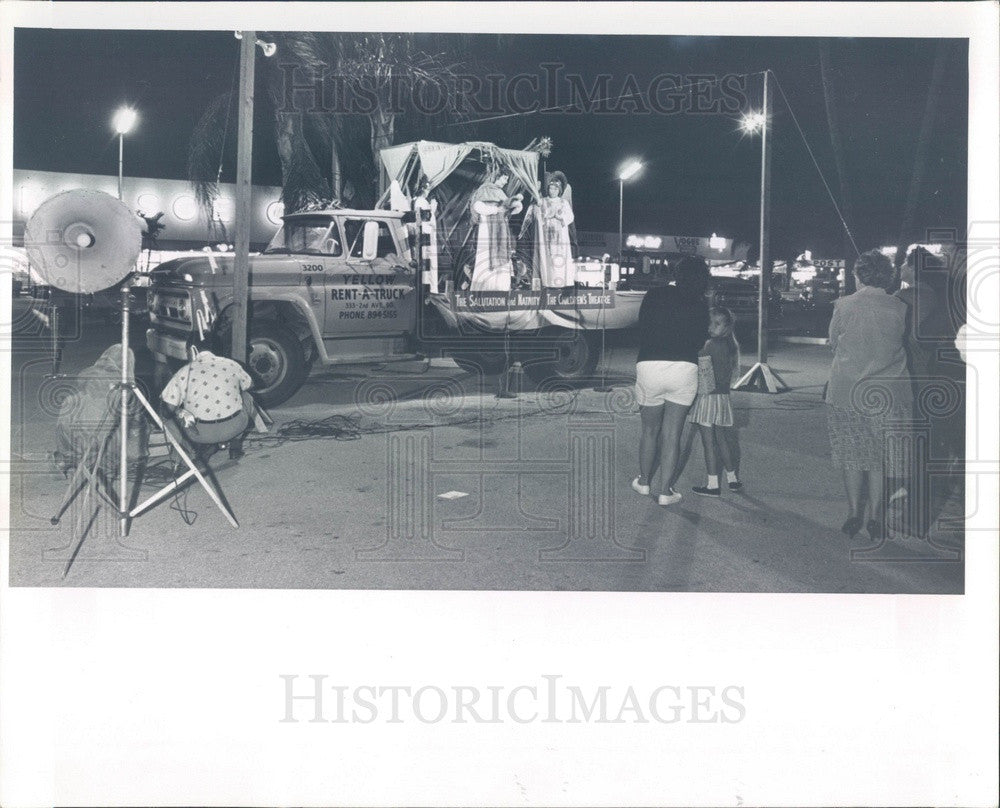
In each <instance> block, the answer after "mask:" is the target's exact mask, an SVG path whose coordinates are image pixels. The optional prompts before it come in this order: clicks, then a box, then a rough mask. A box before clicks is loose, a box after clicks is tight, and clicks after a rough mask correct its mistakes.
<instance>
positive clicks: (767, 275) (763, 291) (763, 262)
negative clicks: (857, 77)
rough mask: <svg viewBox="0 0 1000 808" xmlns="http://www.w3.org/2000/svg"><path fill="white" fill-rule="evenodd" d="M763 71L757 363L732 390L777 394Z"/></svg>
mask: <svg viewBox="0 0 1000 808" xmlns="http://www.w3.org/2000/svg"><path fill="white" fill-rule="evenodd" d="M770 75H771V71H770V70H765V71H764V109H763V118H764V121H763V126H762V127H761V139H760V287H759V289H758V295H757V364H755V365H754V366H753V367H752V368H750V370H749V371H747V372H746V373H745V374H744V375H743V376H742V377H741V378H740V380H739V381H738V382H736V384H735V385H734V389H737V390H747V391H750V392H760V393H780V392H782V391H784V390H787V389H788V385H786V384H785V383H784V381H782V379H781V377H780V376H779V375H778V374H777V373H775V372H774V371H773V370H771V368H770V367H768V364H767V310H768V307H769V305H770V302H771V145H772V144H771V143H770V140H771V127H772V126H773V125H774V109H773V106H774V105H773V100H772V98H771V92H770V89H771V88H770V85H769V82H768V78H769V77H770Z"/></svg>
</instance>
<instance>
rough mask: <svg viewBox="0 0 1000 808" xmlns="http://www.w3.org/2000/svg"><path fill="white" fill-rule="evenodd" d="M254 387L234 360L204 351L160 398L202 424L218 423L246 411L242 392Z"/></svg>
mask: <svg viewBox="0 0 1000 808" xmlns="http://www.w3.org/2000/svg"><path fill="white" fill-rule="evenodd" d="M251 384H253V381H252V379H251V378H250V376H249V374H248V373H247V372H246V371H245V370H243V368H242V367H240V366H239V364H237V363H236V362H234V361H233V360H232V359H227V358H225V357H222V356H216V355H215V354H213V353H211V352H210V351H201V352H199V354H198V356H197V357H196V358H195V359H193V360H192V361H191V362H189V363H188V364H186V365H185V366H184V367H182V368H181V369H180V370H178V371H177V373H175V374H174V376H173V378H172V379H171V380H170V381H169V382H167V386H166V387H164V388H163V392H162V393H161V394H160V398H161V399H163V401H165V402H166V403H167V404H170V405H172V406H174V407H182V408H183V409H185V410H187V411H188V412H189V413H191V415H193V416H194V417H195V418H197V419H198V420H199V421H219V420H221V419H223V418H228V417H229V416H231V415H235V414H236V413H237V412H239V411H240V410H241V409H242V408H243V395H242V394H243V391H244V390H248V389H249V388H250V385H251Z"/></svg>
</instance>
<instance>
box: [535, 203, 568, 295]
mask: <svg viewBox="0 0 1000 808" xmlns="http://www.w3.org/2000/svg"><path fill="white" fill-rule="evenodd" d="M572 223H573V208H572V207H570V204H569V202H567V201H566V200H565V199H563V198H562V197H560V196H555V197H545V198H544V199H542V200H541V202H539V203H538V204H537V205H536V206H535V267H536V269H537V271H538V273H539V275H540V276H541V278H542V286H545V287H548V288H557V287H562V286H572V285H573V284H574V283H576V264H574V263H573V251H572V248H571V247H570V241H569V226H570V225H571V224H572Z"/></svg>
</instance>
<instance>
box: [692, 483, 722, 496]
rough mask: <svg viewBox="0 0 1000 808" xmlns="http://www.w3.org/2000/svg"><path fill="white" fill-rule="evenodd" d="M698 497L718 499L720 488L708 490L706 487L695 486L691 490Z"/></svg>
mask: <svg viewBox="0 0 1000 808" xmlns="http://www.w3.org/2000/svg"><path fill="white" fill-rule="evenodd" d="M691 490H692V491H694V492H695V493H696V494H697V495H698V496H700V497H719V496H722V489H720V488H709V487H708V486H707V485H696V486H695V487H694V488H692V489H691Z"/></svg>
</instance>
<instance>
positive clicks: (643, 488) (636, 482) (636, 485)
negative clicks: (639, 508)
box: [632, 477, 649, 497]
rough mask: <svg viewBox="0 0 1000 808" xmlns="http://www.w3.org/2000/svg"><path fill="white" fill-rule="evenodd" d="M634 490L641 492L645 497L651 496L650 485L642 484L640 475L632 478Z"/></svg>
mask: <svg viewBox="0 0 1000 808" xmlns="http://www.w3.org/2000/svg"><path fill="white" fill-rule="evenodd" d="M632 490H633V491H635V492H636V493H637V494H641V495H642V496H644V497H648V496H649V486H648V485H640V484H639V478H638V477H636V478H635V479H634V480H632Z"/></svg>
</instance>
